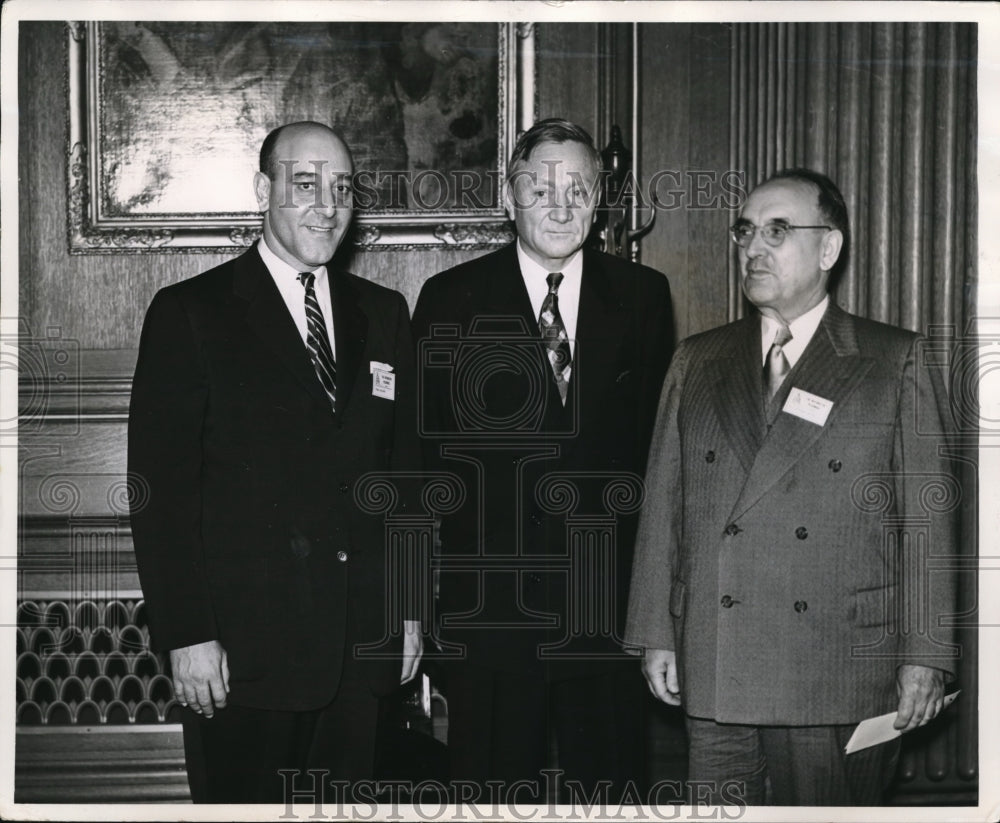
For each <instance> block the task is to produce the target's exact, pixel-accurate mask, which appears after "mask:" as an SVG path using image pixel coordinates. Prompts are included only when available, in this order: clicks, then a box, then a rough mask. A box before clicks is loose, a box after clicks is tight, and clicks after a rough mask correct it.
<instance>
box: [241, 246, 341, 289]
mask: <svg viewBox="0 0 1000 823" xmlns="http://www.w3.org/2000/svg"><path fill="white" fill-rule="evenodd" d="M257 251H258V253H259V254H260V259H261V260H263V261H264V265H265V266H267V270H268V271H269V272H271V276H272V277H273V278H274V279H275V280H287V279H288V278H292V279H294V280H298V278H299V274H300V273H301V272H303V271H311V272H312V273H313V274H314V275H316V280H315V285H316V286H319V285H320V284H322V282H323V280H324V279H325V277H326V266H317V267H316V268H314V269H297V268H295V267H294V266H289V265H288V263H286V262H285V261H284V260H282V259H281V258H280V257H278V255H276V254H275V253H274V252H273V251H271V247H270V246H268V245H267V241H266V240H265V239H264V238H263V236H262V237H261V238H260V240H258V241H257Z"/></svg>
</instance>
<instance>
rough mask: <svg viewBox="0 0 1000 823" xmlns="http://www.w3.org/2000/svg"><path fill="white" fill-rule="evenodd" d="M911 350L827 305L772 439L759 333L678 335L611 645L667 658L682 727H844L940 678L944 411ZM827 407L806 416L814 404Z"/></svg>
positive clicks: (946, 472)
mask: <svg viewBox="0 0 1000 823" xmlns="http://www.w3.org/2000/svg"><path fill="white" fill-rule="evenodd" d="M924 355H925V351H924V349H923V344H922V343H921V341H920V338H918V336H917V335H915V334H913V333H910V332H906V331H902V330H900V329H897V328H894V327H890V326H887V325H883V324H880V323H876V322H872V321H869V320H865V319H862V318H860V317H856V316H853V315H849V314H847V313H845V312H844V311H842V310H841V309H839V308H838V307H836V306H835V305H833V304H832V303H831V305H830V306H829V307H828V309H827V311H826V312H825V314H824V316H823V319H822V321H821V323H820V326H819V328H818V329H817V331H816V333H815V335H814V336H813V338H812V340H811V341H810V343H809V344H808V346H807V347H806V349H805V351H804V352H803V354H802V356H801V359H800V360H799V362H798V363H797V364H796V365H795V367H794V368H793V370H792V371H791V372H790V374H789V375H788V377H787V378H786V379H785V382H784V384H783V386H782V392H783V395H784V396H787V395H788V394H789V393H790V392H792V391H794V390H796V389H798V390H799V391H800V392H805V393H808V394H809V395H812V396H815V397H817V398H820V400H821V401H828V403H829V408H828V416H827V418H826V420H825V421H823V422H822V423H820V422H817V421H816V420H813V421H810V420H807V419H803V418H802V417H799V416H795V415H793V414H790V413H788V412H787V411H783V412H781V413H779V414H778V415H777V417H776V418H775V419H774V422H773V425H771V426H769V425H768V423H767V421H766V417H765V412H764V403H763V397H762V392H763V389H762V381H761V332H760V318H759V316H758V315H756V314H754V315H753V316H751V317H748V318H745V319H743V320H740V321H737V322H735V323H732V324H729V325H727V326H724V327H721V328H718V329H714V330H712V331H709V332H706V333H704V334H700V335H697V336H694V337H692V338H689V339H687V340H685V341H684V342H683V343H682V344H681V345H680V346H679V347H678V349H677V352H676V354H675V356H674V359H673V362H672V365H671V367H670V370H669V372H668V375H667V378H666V381H665V383H664V389H663V394H662V397H661V402H660V408H659V412H658V422H657V426H656V430H655V432H654V437H653V443H652V447H651V452H650V460H649V467H648V470H647V496H646V504H645V507H644V509H643V512H642V516H641V518H640V528H639V534H638V538H637V543H636V556H635V562H634V569H633V576H632V585H631V591H630V602H629V615H628V626H627V630H626V639H627V641H628V642H629V643H631V644H634V645H635V646H641V647H646V648H655V649H666V650H674V651H676V654H677V661H678V674H679V678H680V686H681V700H682V705H683V706H684V709H685V711H686V712H687V713H688V714H689V715H691V716H693V717H698V718H709V719H714V720H716V721H718V722H724V723H742V724H753V725H769V724H770V725H790V726H795V725H827V724H843V723H852V722H857V721H859V720H861V719H863V718H865V717H869V716H872V715H876V714H881V713H884V712H889V711H891V710H894V709H895V708H896V703H897V699H898V698H897V694H896V689H895V676H894V674H895V670H896V668H897V666H899V665H900V664H902V663H912V664H922V665H926V666H932V667H935V668H939V669H943V670H945V671H947V672H954V668H955V664H956V660H957V653H958V652H957V649H956V647H955V646H954V645H952V644H953V639H954V638H953V636H952V633H951V630H950V629H948V628H947V627H946V626H945V625H942V623H943V622H946V621H945V618H947V616H948V615H951V614H953V613H954V612H955V609H956V606H955V579H954V574H953V573H951V571H952V570H951V569H950V568H949V564H950V559H951V558H952V556H953V555H954V553H955V552H956V548H957V547H956V533H955V528H954V526H955V521H954V516H955V513H956V511H957V508H958V504H959V502H960V494H959V490H958V487H957V485H956V484H955V481H954V479H953V475H952V474H951V472H950V468H949V460H948V457H947V453H946V432H947V431H948V428H947V426H948V423H947V421H948V420H949V408H948V404H947V398H946V395H945V393H944V389H943V386H942V385H941V381H940V380H939V379H938V376H937V373H936V372H935V370H933V369H932V368H930V367H929V361H928V358H927V357H925V356H924ZM826 405H827V403H826V402H820V403H818V406H819V407H820V408H824V407H826Z"/></svg>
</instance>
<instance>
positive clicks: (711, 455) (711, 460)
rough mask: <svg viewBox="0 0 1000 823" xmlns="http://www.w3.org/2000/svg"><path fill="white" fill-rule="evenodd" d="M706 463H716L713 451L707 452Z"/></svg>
mask: <svg viewBox="0 0 1000 823" xmlns="http://www.w3.org/2000/svg"><path fill="white" fill-rule="evenodd" d="M705 462H706V463H714V462H715V452H713V451H709V452H705Z"/></svg>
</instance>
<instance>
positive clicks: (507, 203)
mask: <svg viewBox="0 0 1000 823" xmlns="http://www.w3.org/2000/svg"><path fill="white" fill-rule="evenodd" d="M516 201H517V195H516V194H515V193H514V181H513V180H508V181H507V184H506V185H505V186H504V187H503V207H504V211H506V212H507V217H508V218H509V219H510V220H511V222H513V221H514V219H515V216H516V214H517V210H516V209H515V208H514V205H515V203H516Z"/></svg>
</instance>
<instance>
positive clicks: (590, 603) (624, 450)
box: [413, 244, 673, 674]
mask: <svg viewBox="0 0 1000 823" xmlns="http://www.w3.org/2000/svg"><path fill="white" fill-rule="evenodd" d="M413 322H414V336H415V338H416V340H417V341H418V342H417V346H418V353H419V355H418V356H419V357H420V358H421V367H422V375H423V376H422V380H421V391H422V394H421V398H420V413H421V425H422V429H423V432H424V434H425V447H426V455H425V459H426V460H429V461H430V463H431V465H434V466H435V467H436V468H437V469H439V470H441V471H447V472H452V473H454V474H456V475H457V476H459V477H460V478H461V479H462V481H463V483H464V486H465V490H466V500H465V503H464V504H463V505H462V506H460V507H458V509H457V510H456V511H455V512H454V513H453V514H450V515H448V516H446V517H445V518H444V521H443V523H442V529H441V542H442V550H443V555H444V559H443V563H442V565H443V569H442V572H441V582H440V590H441V596H440V603H441V609H440V615H439V616H440V618H441V619H442V621H443V626H442V630H441V635H442V637H443V638H444V639H445V640H448V641H451V642H456V643H461V644H465V646H466V651H467V653H468V655H469V658H470V659H472V660H474V661H476V662H478V663H481V664H484V665H487V666H492V667H495V668H506V669H516V668H531V667H537V666H539V665H540V661H539V655H538V649H537V647H538V645H539V644H540V643H542V644H552V645H553V648H552V649H550V651H552V652H555V653H556V655H557V656H556V658H553V659H557V660H559V661H560V664H565V665H560V666H559V667H558V669H559V671H561V672H563V673H566V674H569V673H570V672H576V671H577V670H579V669H580V665H582V666H584V667H587V666H588V665H590V664H588V662H587V661H588V659H589V658H591V657H592V656H594V655H597V656H598V657H602V656H603V657H617V656H618V655H619V654H620V650H619V649H618V647H617V641H618V640H620V638H621V634H622V631H623V629H624V605H625V599H626V594H627V586H628V580H629V569H630V566H631V559H632V542H633V540H634V534H635V512H636V510H637V508H638V505H639V502H640V500H641V476H642V474H643V471H644V468H645V464H646V455H647V451H648V446H649V437H650V432H651V429H652V423H653V416H654V413H655V408H656V402H657V398H658V396H659V391H660V387H661V385H662V381H663V376H664V374H665V372H666V368H667V364H668V362H669V359H670V353H671V348H672V334H673V333H672V320H671V307H670V291H669V287H668V284H667V280H666V278H665V277H664V276H663V275H662V274H660V273H659V272H656V271H653V270H652V269H649V268H646V267H643V266H638V265H635V264H632V263H627V262H625V261H622V260H620V259H618V258H615V257H611V256H608V255H604V254H600V253H598V252H592V251H589V250H588V251H586V252H585V253H584V263H583V280H582V287H581V294H580V306H579V315H578V323H577V331H576V351H575V353H574V357H573V371H572V374H571V378H570V383H569V397H568V401H567V405H566V407H565V408H564V407H563V405H562V403H561V402H560V399H559V394H558V390H557V388H556V384H555V379H554V377H553V375H552V372H551V367H550V366H549V363H548V360H547V359H546V357H545V354H544V352H543V349H542V346H541V342H540V336H539V331H538V320H537V317H535V314H534V311H533V310H532V307H531V302H530V299H529V297H528V293H527V290H526V289H525V287H524V281H523V279H522V276H521V272H520V268H519V266H518V261H517V252H516V247H515V245H513V244H512V245H510V246H508V247H506V248H504V249H502V250H500V251H498V252H495V253H493V254H489V255H487V256H485V257H482V258H480V259H477V260H473V261H471V262H469V263H465V264H463V265H461V266H457V267H455V268H453V269H450V270H448V271H446V272H443V273H441V274H439V275H437V276H435V277H432V278H431V279H430V280H428V281H427V283H426V284H425V285H424V288H423V290H422V291H421V294H420V298H419V300H418V302H417V308H416V310H415V311H414V321H413ZM587 517H590V518H591V519H590V520H586V518H587ZM571 527H572V528H573V529H574V533H573V535H572V536H568V535H569V531H570V528H571ZM587 529H589V532H588V531H587ZM585 533H586V534H589V535H590V537H591V542H590V544H588V545H584V543H585V542H586V539H585V537H584V534H585ZM599 535H603V537H600V536H599ZM602 541H603V542H602ZM463 556H464V561H467V562H465V566H464V568H459V565H456V564H461V563H462V562H463ZM490 564H492V565H490ZM487 567H488V568H489V570H488V571H487ZM574 570H575V571H574ZM571 586H573V587H575V588H574V591H575V593H569V588H570V587H571ZM588 616H589V617H588ZM562 641H569V642H562ZM560 643H562V645H561V646H560ZM571 661H573V662H571Z"/></svg>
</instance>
